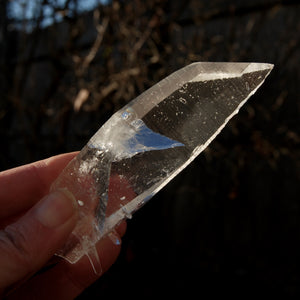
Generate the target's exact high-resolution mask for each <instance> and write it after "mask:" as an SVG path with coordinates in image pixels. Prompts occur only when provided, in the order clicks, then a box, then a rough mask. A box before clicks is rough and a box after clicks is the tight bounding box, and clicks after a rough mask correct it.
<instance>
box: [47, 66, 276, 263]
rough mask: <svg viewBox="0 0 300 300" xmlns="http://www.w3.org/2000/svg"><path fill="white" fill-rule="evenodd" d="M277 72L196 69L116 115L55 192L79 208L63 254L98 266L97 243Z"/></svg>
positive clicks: (173, 76) (171, 78)
mask: <svg viewBox="0 0 300 300" xmlns="http://www.w3.org/2000/svg"><path fill="white" fill-rule="evenodd" d="M272 68H273V65H270V64H263V63H209V62H208V63H193V64H191V65H188V66H186V67H185V68H183V69H180V70H179V71H177V72H175V73H173V74H171V75H170V76H168V77H167V78H165V79H164V80H162V81H160V82H159V83H157V84H156V85H154V86H153V87H152V88H150V89H149V90H147V91H146V92H144V93H143V94H141V95H140V96H138V97H137V98H136V99H135V100H133V101H131V102H130V103H129V104H128V105H126V106H125V107H124V108H122V109H121V110H119V111H118V112H116V113H115V114H114V115H113V116H112V117H111V118H110V119H109V120H108V121H107V122H106V123H105V124H104V125H103V126H102V127H101V128H100V129H99V130H98V132H96V134H95V135H94V136H93V137H92V138H91V139H90V141H89V142H88V143H87V145H86V146H85V147H84V148H83V149H82V150H81V152H80V153H79V154H78V155H77V157H75V158H74V159H73V160H72V161H71V162H70V163H69V165H68V166H67V167H66V168H65V169H64V170H63V172H62V173H61V174H60V176H59V177H58V178H57V180H56V181H55V182H54V183H53V185H52V190H56V189H59V188H67V189H68V190H69V191H70V192H72V193H73V195H74V196H75V198H76V200H77V201H78V203H79V204H80V206H79V220H78V223H77V225H76V227H75V229H74V231H73V232H72V234H71V236H70V237H69V238H68V240H67V241H66V243H65V245H64V247H63V248H62V249H61V250H60V251H59V253H57V254H58V255H60V256H62V257H64V258H65V259H67V260H68V261H69V262H71V263H75V262H76V261H78V260H79V259H80V258H81V257H82V256H83V255H84V254H86V255H88V256H89V258H90V260H91V263H92V264H94V265H95V264H96V263H97V254H96V252H95V244H96V242H97V241H99V240H100V239H101V238H102V237H103V236H104V235H107V234H109V233H111V232H112V231H113V229H114V227H115V226H116V225H117V224H119V223H120V222H121V221H122V220H123V219H124V218H130V217H131V215H132V213H133V212H134V211H136V210H137V209H138V208H140V207H141V206H142V205H143V204H144V203H145V202H147V201H148V200H149V199H150V198H151V197H152V196H153V195H154V194H155V193H157V192H158V191H159V190H160V189H161V188H162V187H163V186H165V185H166V184H167V183H168V182H169V181H170V180H171V179H172V178H174V177H175V176H176V175H177V174H178V173H179V172H180V171H181V170H183V169H184V168H185V167H186V166H187V165H188V164H189V163H190V162H191V161H192V160H193V159H194V158H195V157H196V156H197V155H198V154H200V152H201V151H203V150H204V149H205V148H206V147H207V145H208V144H209V143H210V142H211V141H212V140H213V139H214V138H215V137H216V135H217V134H218V133H219V132H220V131H221V130H222V128H223V127H224V126H225V125H226V123H227V122H228V121H229V120H230V119H231V117H232V116H233V115H235V114H236V113H237V112H238V110H239V109H240V107H241V106H242V105H243V104H244V103H245V102H246V101H247V99H248V98H249V97H250V96H251V95H253V94H254V93H255V91H256V90H257V89H258V88H259V86H260V85H261V84H262V83H263V81H264V80H265V78H266V77H267V75H268V74H269V73H270V71H271V70H272ZM95 257H96V258H95ZM94 269H95V267H94Z"/></svg>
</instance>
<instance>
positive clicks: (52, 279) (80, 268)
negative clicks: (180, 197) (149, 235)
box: [0, 153, 126, 300]
mask: <svg viewBox="0 0 300 300" xmlns="http://www.w3.org/2000/svg"><path fill="white" fill-rule="evenodd" d="M76 154H77V153H68V154H62V155H58V156H54V157H51V158H48V159H45V160H43V161H38V162H35V163H32V164H29V165H25V166H22V167H18V168H15V169H11V170H8V171H4V172H1V173H0V207H1V209H0V298H1V296H4V295H7V298H8V299H35V298H38V299H56V300H58V299H73V298H74V297H76V296H77V295H79V294H80V293H81V292H82V291H83V290H84V289H85V288H86V287H88V286H89V285H90V284H91V283H93V282H94V281H95V280H96V279H97V278H98V277H99V276H100V275H96V274H95V273H94V272H93V269H92V267H91V265H90V263H89V261H88V259H87V257H83V258H82V259H81V260H80V261H79V262H78V263H76V264H74V265H72V264H69V263H68V262H66V261H65V260H62V259H59V258H58V257H54V258H53V255H54V253H55V252H56V251H57V250H58V249H59V248H60V247H61V246H62V245H63V243H64V241H65V240H66V238H67V237H68V235H69V234H70V233H71V231H72V229H73V228H74V226H75V224H76V220H77V204H76V201H75V200H74V198H73V197H72V195H69V194H68V193H66V192H63V191H59V192H55V193H52V194H49V195H48V192H49V188H50V185H51V183H52V182H53V181H54V179H55V178H56V177H57V176H58V174H59V173H60V172H61V171H62V169H63V168H64V167H65V166H66V165H67V163H68V162H69V161H70V160H71V159H72V158H73V157H74V156H75V155H76ZM125 230H126V223H125V222H124V223H122V224H121V225H120V226H119V227H118V228H117V232H118V234H119V235H120V236H122V235H123V234H124V233H125ZM97 250H98V255H99V258H100V261H101V266H102V271H103V272H104V271H106V270H107V269H108V268H109V267H110V266H111V265H112V264H113V262H114V261H115V260H116V258H117V256H118V254H119V252H120V245H115V243H113V242H112V241H111V240H110V239H109V238H104V239H102V240H101V241H100V242H99V243H98V244H97ZM50 259H52V261H51V260H50ZM53 261H56V262H55V263H53ZM38 271H39V272H38Z"/></svg>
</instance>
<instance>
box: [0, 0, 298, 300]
mask: <svg viewBox="0 0 300 300" xmlns="http://www.w3.org/2000/svg"><path fill="white" fill-rule="evenodd" d="M80 2H81V1H79V0H78V1H72V0H71V1H66V2H65V4H64V5H59V4H57V3H56V1H44V4H43V5H44V6H45V5H49V6H50V7H52V10H51V12H52V15H51V16H50V17H51V18H52V19H53V22H54V23H53V25H51V26H49V27H46V26H45V25H44V23H43V20H44V19H45V17H46V16H45V10H43V5H39V4H38V3H39V2H37V4H36V12H35V14H34V16H33V17H32V18H30V19H29V20H25V21H24V19H22V18H19V19H18V18H15V17H14V18H13V17H12V16H11V15H12V14H11V12H10V7H9V5H8V1H2V2H1V6H2V7H1V9H0V11H1V16H0V20H1V24H0V29H1V34H0V68H1V74H0V84H1V85H0V88H1V90H2V92H1V100H0V137H1V141H2V147H1V153H0V169H1V170H4V169H7V168H11V167H15V166H18V165H20V164H25V163H29V162H32V161H35V160H38V159H42V158H46V157H48V156H51V155H55V154H58V153H63V152H68V151H74V150H79V149H80V148H82V147H83V146H84V144H85V143H86V142H87V141H88V139H89V138H90V137H91V136H92V134H93V133H94V132H95V131H96V130H97V129H98V128H99V127H100V126H101V125H102V124H103V123H104V122H105V121H106V120H107V119H108V118H109V116H110V115H111V114H112V113H113V112H114V111H116V110H117V109H119V108H120V107H122V106H123V105H124V104H126V103H128V102H129V101H130V100H131V99H133V98H134V97H136V96H137V95H138V94H140V93H141V92H143V91H144V90H145V89H147V88H148V87H150V86H151V85H153V84H155V83H156V82H158V81H159V80H160V79H162V78H164V77H165V76H166V75H168V74H170V73H171V72H172V71H175V70H176V69H178V68H181V67H183V66H185V65H187V64H189V63H190V62H193V61H255V62H267V63H273V64H275V67H274V69H273V71H272V73H271V74H270V76H269V77H268V78H267V80H266V82H265V83H264V85H263V86H262V87H261V88H260V90H259V91H258V92H257V93H256V94H255V95H254V96H253V97H252V98H251V99H250V100H249V102H248V103H247V104H246V105H245V106H244V107H243V109H242V110H241V111H240V113H239V114H238V115H237V116H236V117H235V118H234V119H233V120H231V121H230V123H229V124H228V126H226V128H225V129H224V130H223V131H222V133H221V134H220V135H219V136H218V137H217V138H216V140H215V141H214V142H213V143H212V144H211V145H210V146H209V148H208V149H206V150H205V151H204V152H203V153H202V154H201V155H200V156H199V157H198V158H197V159H196V160H195V161H194V162H193V163H192V164H191V165H190V166H189V167H188V168H186V169H185V170H184V171H183V172H182V173H181V174H180V175H178V176H177V177H176V178H175V179H174V180H173V181H172V182H171V183H169V184H168V186H167V187H165V188H164V189H163V190H162V191H161V192H160V193H159V194H158V195H156V196H155V197H154V198H153V199H152V200H151V201H150V202H149V203H148V204H147V205H146V206H145V207H143V208H142V209H141V210H140V211H138V212H137V213H136V214H135V215H134V218H133V219H132V220H129V221H128V230H127V233H126V235H125V237H124V239H123V248H122V252H121V255H120V257H119V259H118V261H117V262H116V264H115V265H114V266H113V267H112V268H111V269H110V270H109V271H108V272H107V273H106V274H105V275H104V276H103V277H102V278H100V279H99V280H98V281H97V282H96V283H95V284H94V285H93V286H91V287H90V288H88V289H87V290H86V291H85V292H84V293H83V294H82V295H81V296H80V297H79V299H87V298H89V297H91V298H93V297H95V298H100V297H103V298H104V297H109V296H111V295H114V296H116V297H117V296H120V297H121V296H124V294H125V295H137V296H139V297H140V298H147V297H152V296H156V295H157V296H158V295H160V296H168V297H171V296H177V297H178V296H185V297H188V298H191V297H192V296H195V295H197V296H199V298H200V297H201V296H223V295H226V296H234V295H238V296H241V297H242V298H245V297H248V296H249V297H253V296H256V295H262V296H268V298H270V297H272V296H280V297H288V296H297V295H298V296H300V271H299V268H300V251H299V250H300V200H299V196H298V194H299V184H300V182H299V140H300V137H299V134H300V132H299V105H300V102H299V92H300V90H299V84H300V82H299V80H300V74H299V72H300V71H299V62H300V53H299V48H300V18H299V16H300V5H299V2H298V1H276V0H262V1H259V0H252V1H242V0H234V1H225V0H214V1H204V0H203V1H200V0H198V1H196V0H194V1H193V0H185V1H175V0H172V1H171V0H170V1H167V0H166V1H155V0H149V1H138V0H131V1H113V2H112V3H109V4H108V5H99V7H97V8H95V10H94V11H91V12H82V11H80V9H78V7H79V4H80ZM48 17H49V16H48ZM58 17H59V18H58ZM58 19H63V21H62V22H58V21H55V20H58Z"/></svg>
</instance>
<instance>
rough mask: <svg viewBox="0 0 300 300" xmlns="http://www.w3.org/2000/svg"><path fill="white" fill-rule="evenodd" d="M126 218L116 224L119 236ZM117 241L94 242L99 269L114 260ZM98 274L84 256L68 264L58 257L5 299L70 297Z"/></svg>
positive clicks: (87, 284)
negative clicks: (56, 262)
mask: <svg viewBox="0 0 300 300" xmlns="http://www.w3.org/2000/svg"><path fill="white" fill-rule="evenodd" d="M125 230H126V222H125V221H124V222H122V223H121V224H120V225H119V226H118V227H117V228H116V234H118V235H119V239H120V237H121V236H122V235H123V234H124V233H125ZM120 249H121V245H120V244H116V243H114V242H113V241H112V240H111V239H110V238H109V237H106V238H103V239H102V240H101V241H100V242H98V244H97V252H98V255H99V259H100V263H101V267H102V273H104V272H105V271H107V270H108V269H109V267H110V266H111V265H112V264H113V263H114V262H115V260H116V259H117V257H118V255H119V253H120ZM100 276H101V274H95V273H94V271H93V268H92V267H91V265H90V262H89V260H88V258H87V257H86V256H84V257H83V258H82V259H81V260H80V261H79V262H78V263H76V264H74V265H72V264H69V263H68V262H66V261H63V260H61V261H60V263H58V264H57V265H56V266H54V267H53V268H52V269H49V270H47V272H44V273H42V274H39V276H36V277H33V278H32V279H31V280H30V281H28V282H26V285H24V286H23V287H21V288H20V289H18V290H17V291H16V292H15V293H13V294H11V295H10V296H11V297H9V298H8V299H20V298H21V299H33V298H34V296H35V298H37V299H44V300H46V299H56V300H60V299H63V300H65V299H74V298H75V297H76V296H78V295H79V294H80V293H82V292H83V290H84V289H86V288H87V287H88V286H90V285H91V284H92V283H93V282H94V281H96V280H97V279H98V278H99V277H100Z"/></svg>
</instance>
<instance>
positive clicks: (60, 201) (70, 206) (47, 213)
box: [34, 189, 77, 228]
mask: <svg viewBox="0 0 300 300" xmlns="http://www.w3.org/2000/svg"><path fill="white" fill-rule="evenodd" d="M76 210H77V204H76V200H75V198H74V196H73V195H72V194H71V193H70V192H69V191H68V190H66V189H61V190H58V191H55V192H52V193H51V194H48V195H47V196H45V197H44V198H43V199H42V200H41V201H40V202H39V203H38V205H37V207H36V209H35V212H34V213H35V216H36V218H37V219H38V220H39V221H40V222H41V223H42V224H43V225H44V226H46V227H48V228H57V227H59V226H61V225H63V224H64V223H66V222H67V221H68V220H69V219H71V218H72V217H73V216H74V214H75V213H76Z"/></svg>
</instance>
